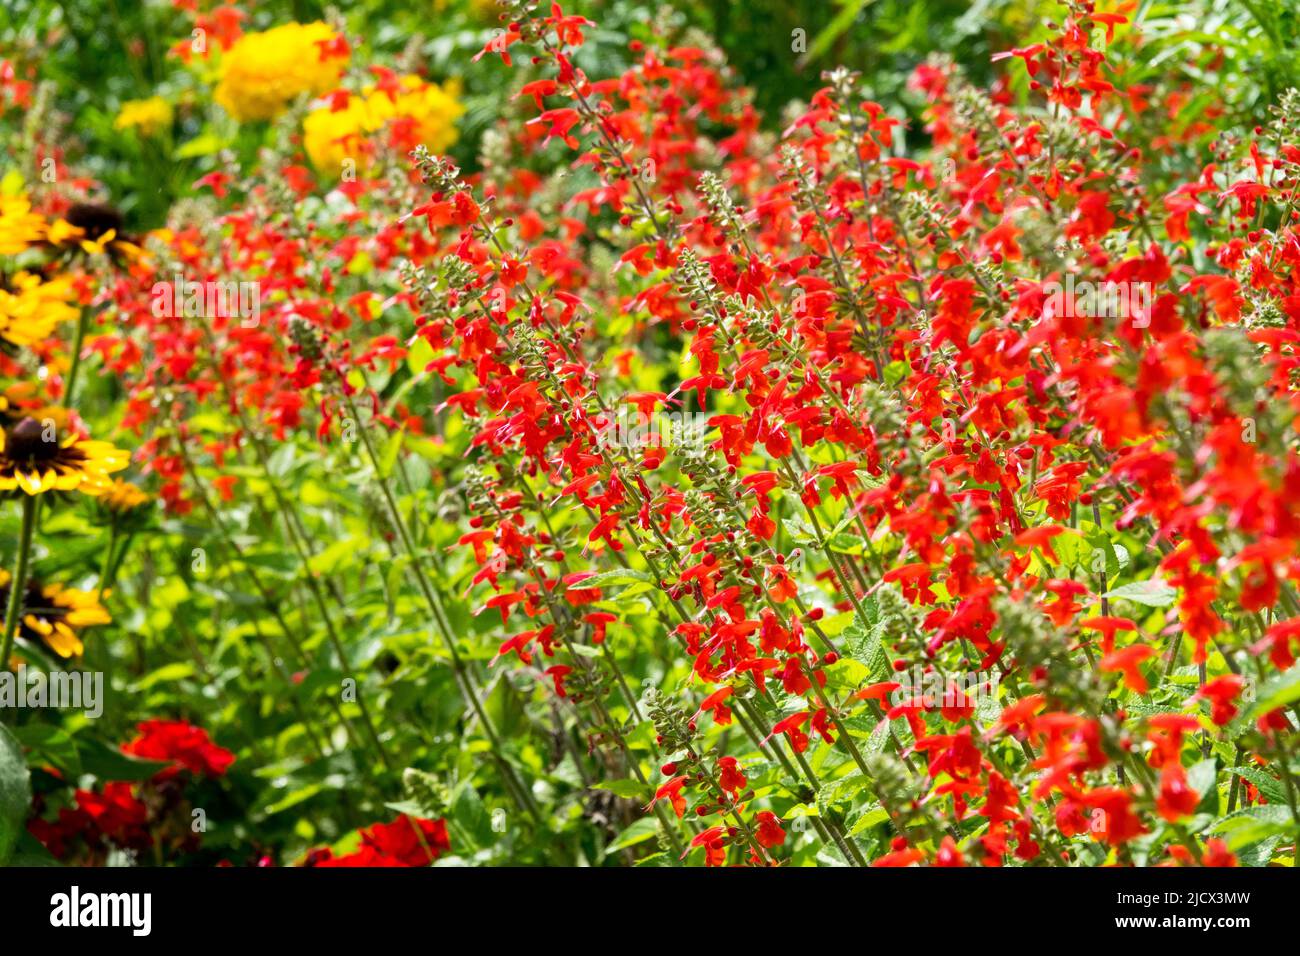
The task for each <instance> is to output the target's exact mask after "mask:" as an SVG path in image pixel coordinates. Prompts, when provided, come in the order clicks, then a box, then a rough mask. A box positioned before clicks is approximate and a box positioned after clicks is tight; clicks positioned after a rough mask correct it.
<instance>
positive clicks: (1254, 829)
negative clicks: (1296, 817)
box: [1210, 804, 1292, 853]
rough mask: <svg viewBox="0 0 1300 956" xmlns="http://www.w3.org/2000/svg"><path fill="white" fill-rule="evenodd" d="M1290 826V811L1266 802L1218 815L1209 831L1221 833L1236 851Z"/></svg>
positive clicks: (1284, 831) (1231, 848)
mask: <svg viewBox="0 0 1300 956" xmlns="http://www.w3.org/2000/svg"><path fill="white" fill-rule="evenodd" d="M1291 827H1292V820H1291V811H1290V810H1288V809H1287V808H1286V807H1283V806H1277V805H1276V804H1268V805H1266V806H1261V807H1247V808H1246V809H1244V810H1238V811H1237V812H1236V813H1230V814H1228V815H1227V816H1226V817H1220V818H1219V819H1218V820H1216V821H1214V823H1213V825H1212V826H1211V827H1210V831H1211V832H1212V833H1221V834H1223V836H1224V839H1225V840H1226V841H1227V843H1228V849H1230V850H1231V851H1232V852H1233V853H1236V852H1237V851H1238V850H1241V849H1243V848H1245V847H1248V846H1250V845H1251V844H1254V843H1258V842H1259V841H1261V840H1266V839H1268V838H1269V837H1271V836H1273V835H1274V834H1278V833H1286V832H1287V831H1288V830H1290V829H1291Z"/></svg>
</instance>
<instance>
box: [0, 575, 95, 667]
mask: <svg viewBox="0 0 1300 956" xmlns="http://www.w3.org/2000/svg"><path fill="white" fill-rule="evenodd" d="M11 580H12V576H11V575H10V574H9V572H8V571H4V570H0V606H7V605H8V601H9V582H10V581H11ZM105 593H107V592H105ZM99 601H100V595H99V594H98V592H95V591H81V590H78V589H76V588H65V587H64V586H63V585H61V584H47V585H44V586H42V585H41V584H40V583H39V582H37V581H33V580H28V582H27V585H26V587H24V588H23V596H22V610H21V611H20V614H19V618H18V622H19V625H18V636H19V637H20V638H22V639H23V640H25V641H29V642H31V643H40V644H44V645H45V646H46V647H48V648H49V649H50V650H51V651H53V652H54V653H55V654H57V655H58V656H59V657H63V658H68V657H80V656H81V653H82V652H83V651H84V650H85V646H84V645H83V644H82V643H81V636H80V633H79V632H80V631H82V630H83V629H85V628H87V627H93V626H95V625H97V624H109V623H111V622H112V620H113V619H112V617H110V616H109V613H108V611H107V610H105V609H104V606H103V605H102V604H100V603H99Z"/></svg>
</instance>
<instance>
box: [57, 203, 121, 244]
mask: <svg viewBox="0 0 1300 956" xmlns="http://www.w3.org/2000/svg"><path fill="white" fill-rule="evenodd" d="M63 218H65V219H66V220H67V221H68V222H69V223H71V224H72V225H74V226H76V227H77V228H78V229H81V230H82V231H83V232H84V233H85V234H86V238H87V239H91V240H94V239H98V238H99V237H100V236H102V235H104V233H106V232H108V231H109V230H110V229H111V230H113V231H114V232H115V233H117V235H118V236H119V237H120V236H121V235H122V226H123V225H124V223H123V221H122V214H121V213H120V212H118V211H117V210H116V209H114V208H113V207H112V206H105V205H103V204H101V203H89V202H79V203H74V204H73V205H72V207H71V208H69V209H68V212H67V214H66V215H65V216H64V217H63Z"/></svg>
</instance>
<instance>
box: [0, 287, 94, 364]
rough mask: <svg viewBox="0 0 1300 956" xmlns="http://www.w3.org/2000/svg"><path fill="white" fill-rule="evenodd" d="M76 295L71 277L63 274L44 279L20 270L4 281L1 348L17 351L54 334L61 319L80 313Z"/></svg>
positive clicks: (0, 294)
mask: <svg viewBox="0 0 1300 956" xmlns="http://www.w3.org/2000/svg"><path fill="white" fill-rule="evenodd" d="M72 296H73V290H72V283H71V280H69V279H67V278H63V277H59V278H55V279H51V280H50V281H48V282H42V281H41V277H40V276H37V275H32V274H31V273H27V272H19V273H18V274H16V275H14V276H12V277H11V278H9V279H8V280H7V281H4V282H0V348H2V349H4V350H5V351H8V352H13V351H15V350H17V349H19V348H31V347H32V346H35V345H39V344H40V343H41V342H44V341H45V340H46V339H48V338H50V336H52V335H53V334H54V330H55V329H56V328H57V327H58V326H59V324H60V323H62V322H66V321H68V320H69V319H75V318H76V317H77V310H76V308H74V307H73V306H72V305H71V304H70V300H71V298H72Z"/></svg>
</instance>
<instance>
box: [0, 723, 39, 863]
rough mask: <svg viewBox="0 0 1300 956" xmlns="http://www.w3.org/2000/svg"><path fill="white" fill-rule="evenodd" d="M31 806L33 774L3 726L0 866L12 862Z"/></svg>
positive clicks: (0, 733) (0, 728)
mask: <svg viewBox="0 0 1300 956" xmlns="http://www.w3.org/2000/svg"><path fill="white" fill-rule="evenodd" d="M31 805H32V781H31V773H30V772H29V771H28V770H27V761H26V760H25V759H24V758H23V748H22V746H21V745H20V744H19V743H18V740H17V738H15V737H14V735H13V734H12V733H11V732H10V731H9V728H8V727H5V726H3V725H0V866H4V865H5V864H6V863H8V862H9V857H10V855H11V854H12V853H13V850H14V847H15V846H17V844H18V838H19V836H20V835H21V834H22V833H24V832H25V828H24V826H23V824H24V823H26V822H27V811H28V810H29V809H30V808H31Z"/></svg>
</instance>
